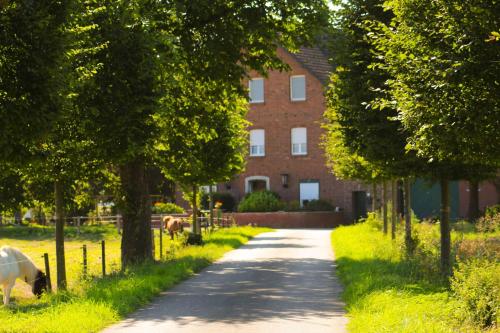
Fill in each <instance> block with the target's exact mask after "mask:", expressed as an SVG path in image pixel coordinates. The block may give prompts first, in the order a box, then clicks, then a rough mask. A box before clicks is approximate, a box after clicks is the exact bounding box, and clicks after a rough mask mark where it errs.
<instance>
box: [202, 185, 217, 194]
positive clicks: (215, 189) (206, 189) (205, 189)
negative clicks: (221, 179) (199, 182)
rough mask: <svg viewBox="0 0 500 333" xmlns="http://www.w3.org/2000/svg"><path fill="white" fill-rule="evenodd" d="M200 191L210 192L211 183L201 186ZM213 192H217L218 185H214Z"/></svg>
mask: <svg viewBox="0 0 500 333" xmlns="http://www.w3.org/2000/svg"><path fill="white" fill-rule="evenodd" d="M200 192H201V193H209V192H210V186H209V185H204V186H200ZM212 192H217V185H212Z"/></svg>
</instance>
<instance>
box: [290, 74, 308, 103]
mask: <svg viewBox="0 0 500 333" xmlns="http://www.w3.org/2000/svg"><path fill="white" fill-rule="evenodd" d="M290 99H291V100H292V101H305V100H306V77H305V76H304V75H295V76H291V77H290Z"/></svg>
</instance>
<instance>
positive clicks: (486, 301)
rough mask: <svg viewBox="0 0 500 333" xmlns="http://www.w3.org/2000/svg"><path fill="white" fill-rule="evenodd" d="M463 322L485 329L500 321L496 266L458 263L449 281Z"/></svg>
mask: <svg viewBox="0 0 500 333" xmlns="http://www.w3.org/2000/svg"><path fill="white" fill-rule="evenodd" d="M451 288H452V290H453V292H454V294H455V297H456V298H457V300H458V301H459V304H460V308H461V311H462V312H463V315H464V316H465V319H466V320H467V321H469V322H470V323H471V324H473V325H477V326H480V327H482V328H487V327H490V326H495V325H498V322H499V317H500V263H498V262H490V261H486V260H472V261H468V262H463V263H460V264H459V266H458V269H457V270H456V271H455V274H454V277H453V278H452V281H451Z"/></svg>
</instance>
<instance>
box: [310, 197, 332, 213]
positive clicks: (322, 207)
mask: <svg viewBox="0 0 500 333" xmlns="http://www.w3.org/2000/svg"><path fill="white" fill-rule="evenodd" d="M334 209H335V207H333V205H332V204H331V203H329V202H328V201H325V200H321V199H319V200H311V201H309V202H307V203H306V204H305V205H304V210H312V211H328V210H334Z"/></svg>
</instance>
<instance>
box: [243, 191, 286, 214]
mask: <svg viewBox="0 0 500 333" xmlns="http://www.w3.org/2000/svg"><path fill="white" fill-rule="evenodd" d="M283 206H284V205H283V203H282V202H281V201H280V200H279V198H278V195H277V194H276V193H273V192H270V191H261V192H253V193H250V194H248V195H247V196H245V198H243V200H242V201H241V202H240V204H239V205H238V212H276V211H278V210H281V209H283Z"/></svg>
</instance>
